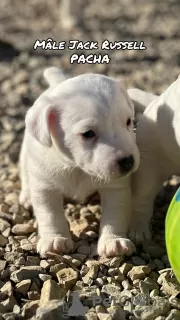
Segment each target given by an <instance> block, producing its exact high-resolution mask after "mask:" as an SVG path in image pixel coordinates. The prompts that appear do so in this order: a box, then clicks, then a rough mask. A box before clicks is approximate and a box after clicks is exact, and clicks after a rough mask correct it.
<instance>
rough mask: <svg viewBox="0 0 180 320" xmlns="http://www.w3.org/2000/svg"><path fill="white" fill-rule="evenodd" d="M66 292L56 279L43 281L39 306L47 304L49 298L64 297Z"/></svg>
mask: <svg viewBox="0 0 180 320" xmlns="http://www.w3.org/2000/svg"><path fill="white" fill-rule="evenodd" d="M66 292H67V289H65V288H63V287H62V286H61V287H60V286H59V285H58V284H57V282H56V281H54V280H51V279H49V280H47V281H45V282H44V284H43V287H42V290H41V298H40V306H42V305H46V304H48V303H49V301H50V300H54V299H57V300H58V299H62V298H64V296H65V294H66Z"/></svg>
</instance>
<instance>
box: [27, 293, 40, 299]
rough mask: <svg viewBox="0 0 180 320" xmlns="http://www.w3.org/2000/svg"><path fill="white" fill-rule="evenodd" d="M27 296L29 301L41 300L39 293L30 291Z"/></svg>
mask: <svg viewBox="0 0 180 320" xmlns="http://www.w3.org/2000/svg"><path fill="white" fill-rule="evenodd" d="M27 295H28V299H29V300H39V299H40V294H39V292H38V291H29V292H28V294H27Z"/></svg>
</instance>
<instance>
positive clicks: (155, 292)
mask: <svg viewBox="0 0 180 320" xmlns="http://www.w3.org/2000/svg"><path fill="white" fill-rule="evenodd" d="M149 295H150V297H151V298H155V297H157V296H159V290H158V289H153V290H152V291H151V292H150V294H149Z"/></svg>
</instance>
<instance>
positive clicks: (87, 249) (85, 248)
mask: <svg viewBox="0 0 180 320" xmlns="http://www.w3.org/2000/svg"><path fill="white" fill-rule="evenodd" d="M77 252H78V253H81V254H85V255H89V254H90V246H89V245H82V246H80V247H78V249H77Z"/></svg>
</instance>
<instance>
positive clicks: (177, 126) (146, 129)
mask: <svg viewBox="0 0 180 320" xmlns="http://www.w3.org/2000/svg"><path fill="white" fill-rule="evenodd" d="M128 93H129V95H130V97H131V98H132V100H133V102H134V104H135V108H136V105H137V107H138V106H139V105H141V107H142V109H141V110H143V106H144V109H145V108H146V105H147V103H148V102H149V101H152V102H151V103H150V104H149V106H148V107H147V108H146V109H145V111H144V114H143V115H142V116H141V117H140V120H139V123H138V125H137V130H136V141H137V145H138V148H139V151H140V154H141V156H142V158H141V164H140V167H139V169H138V170H137V171H136V172H135V173H134V174H133V176H132V186H133V187H132V188H133V208H134V212H133V213H132V214H133V219H131V225H130V228H129V229H130V230H129V236H130V238H131V239H133V240H134V241H135V242H136V243H137V242H142V241H143V240H144V239H150V238H151V233H150V230H149V224H150V219H151V217H152V213H153V202H154V199H155V196H156V194H157V192H158V191H159V190H160V188H161V186H162V183H163V182H164V181H165V180H167V179H168V178H169V177H170V176H171V175H172V174H176V175H178V174H180V77H179V78H178V79H177V80H176V81H175V82H174V83H173V84H172V85H171V86H170V87H169V88H168V89H167V90H166V91H165V92H164V93H162V94H161V95H160V96H159V97H158V96H155V95H154V96H153V95H152V94H149V93H147V92H144V93H143V92H142V91H141V90H137V91H133V90H128Z"/></svg>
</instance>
